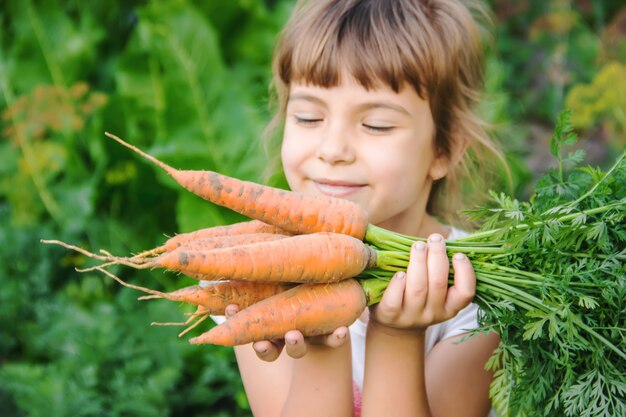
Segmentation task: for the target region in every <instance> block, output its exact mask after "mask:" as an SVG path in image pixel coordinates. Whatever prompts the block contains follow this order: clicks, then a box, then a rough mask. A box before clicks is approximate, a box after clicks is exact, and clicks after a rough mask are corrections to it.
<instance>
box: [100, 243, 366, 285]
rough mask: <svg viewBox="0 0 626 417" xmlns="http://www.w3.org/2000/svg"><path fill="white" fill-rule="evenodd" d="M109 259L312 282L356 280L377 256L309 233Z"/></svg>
mask: <svg viewBox="0 0 626 417" xmlns="http://www.w3.org/2000/svg"><path fill="white" fill-rule="evenodd" d="M112 260H114V261H116V262H118V263H119V264H122V265H127V266H131V267H133V268H138V269H145V268H167V269H171V270H174V271H178V272H181V273H183V274H186V275H189V276H193V277H195V278H199V279H229V280H236V281H244V280H245V281H264V282H301V283H314V282H334V281H340V280H342V279H346V278H351V277H354V276H357V275H358V274H360V273H361V272H363V270H364V269H365V268H367V267H371V266H374V265H375V264H376V252H375V251H374V250H372V249H371V248H370V247H368V246H367V245H365V244H364V243H363V242H362V241H360V240H358V239H356V238H353V237H351V236H348V235H344V234H340V233H313V234H307V235H297V236H290V237H286V238H284V239H279V240H273V241H269V242H259V243H252V244H249V245H241V246H235V247H231V248H221V249H214V250H209V251H199V250H184V248H179V249H176V250H174V251H171V252H166V253H164V254H162V255H159V256H158V257H156V258H152V259H149V260H133V259H132V258H114V259H112ZM138 261H141V262H138Z"/></svg>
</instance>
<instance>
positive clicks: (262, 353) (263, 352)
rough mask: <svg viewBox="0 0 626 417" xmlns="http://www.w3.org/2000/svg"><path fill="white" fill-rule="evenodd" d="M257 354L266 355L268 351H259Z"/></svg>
mask: <svg viewBox="0 0 626 417" xmlns="http://www.w3.org/2000/svg"><path fill="white" fill-rule="evenodd" d="M256 353H258V354H259V355H265V354H266V353H267V349H263V350H257V351H256Z"/></svg>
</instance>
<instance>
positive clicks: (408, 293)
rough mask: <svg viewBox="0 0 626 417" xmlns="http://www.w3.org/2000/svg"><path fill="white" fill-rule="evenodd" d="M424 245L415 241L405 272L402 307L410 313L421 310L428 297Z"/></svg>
mask: <svg viewBox="0 0 626 417" xmlns="http://www.w3.org/2000/svg"><path fill="white" fill-rule="evenodd" d="M426 250H427V249H426V243H424V242H422V241H417V242H415V243H414V244H413V246H412V247H411V255H410V259H409V266H408V268H407V270H406V287H405V290H404V305H405V308H408V309H410V310H412V311H418V310H422V309H423V308H424V305H425V304H426V299H427V296H428V271H427V265H426V257H427V252H426Z"/></svg>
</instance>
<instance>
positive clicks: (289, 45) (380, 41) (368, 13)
mask: <svg viewBox="0 0 626 417" xmlns="http://www.w3.org/2000/svg"><path fill="white" fill-rule="evenodd" d="M316 3H318V2H315V1H313V2H311V3H310V4H309V5H308V6H309V7H304V8H303V9H302V13H301V16H303V17H304V16H306V18H303V19H300V20H298V19H297V18H296V20H295V22H294V24H293V25H292V26H291V28H290V31H289V33H284V34H283V38H282V40H283V42H281V43H280V44H279V49H278V51H277V54H276V61H275V65H276V70H277V74H278V76H279V78H280V81H281V82H282V83H284V84H285V85H286V86H288V85H290V84H291V83H292V82H300V83H305V84H311V85H316V86H320V87H326V88H328V87H335V86H337V85H338V84H339V83H340V81H341V76H342V71H347V72H348V74H349V75H351V76H352V77H353V78H354V79H355V80H356V81H357V82H358V83H359V84H360V85H362V86H363V87H364V88H366V89H372V88H375V87H376V86H378V85H380V84H381V83H382V84H385V85H387V86H389V87H390V88H391V89H392V90H393V91H395V92H399V91H400V90H401V89H402V88H403V87H404V84H405V83H408V84H409V85H411V86H412V87H413V88H414V89H415V91H417V93H418V94H419V95H420V96H421V97H422V98H424V91H422V90H423V86H425V85H428V86H430V85H435V84H437V82H436V80H435V77H434V74H433V71H432V69H429V68H428V66H427V65H426V63H427V62H432V57H430V56H427V53H428V49H427V48H425V47H423V46H424V44H425V43H426V42H424V41H422V42H420V36H421V37H422V38H423V37H424V36H425V35H427V32H428V31H427V29H426V28H415V27H413V28H411V30H409V28H407V27H406V25H405V22H406V18H405V16H404V15H403V13H406V11H404V10H402V9H401V8H400V7H398V3H397V2H395V1H380V0H360V1H357V0H349V1H345V0H344V1H337V2H331V3H330V4H328V3H327V4H326V5H325V6H324V7H319V5H316ZM412 12H415V13H419V14H422V13H420V12H421V10H419V7H416V10H415V11H412ZM409 20H411V21H415V17H413V18H411V19H409ZM420 20H421V19H420ZM426 93H428V92H426Z"/></svg>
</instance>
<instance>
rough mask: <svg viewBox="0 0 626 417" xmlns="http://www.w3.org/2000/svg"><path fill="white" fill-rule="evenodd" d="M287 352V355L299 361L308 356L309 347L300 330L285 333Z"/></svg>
mask: <svg viewBox="0 0 626 417" xmlns="http://www.w3.org/2000/svg"><path fill="white" fill-rule="evenodd" d="M285 351H286V352H287V355H289V356H291V357H292V358H294V359H298V358H301V357H303V356H304V355H306V352H307V346H306V342H305V341H304V336H303V335H302V333H301V332H300V331H298V330H290V331H288V332H287V333H285Z"/></svg>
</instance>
